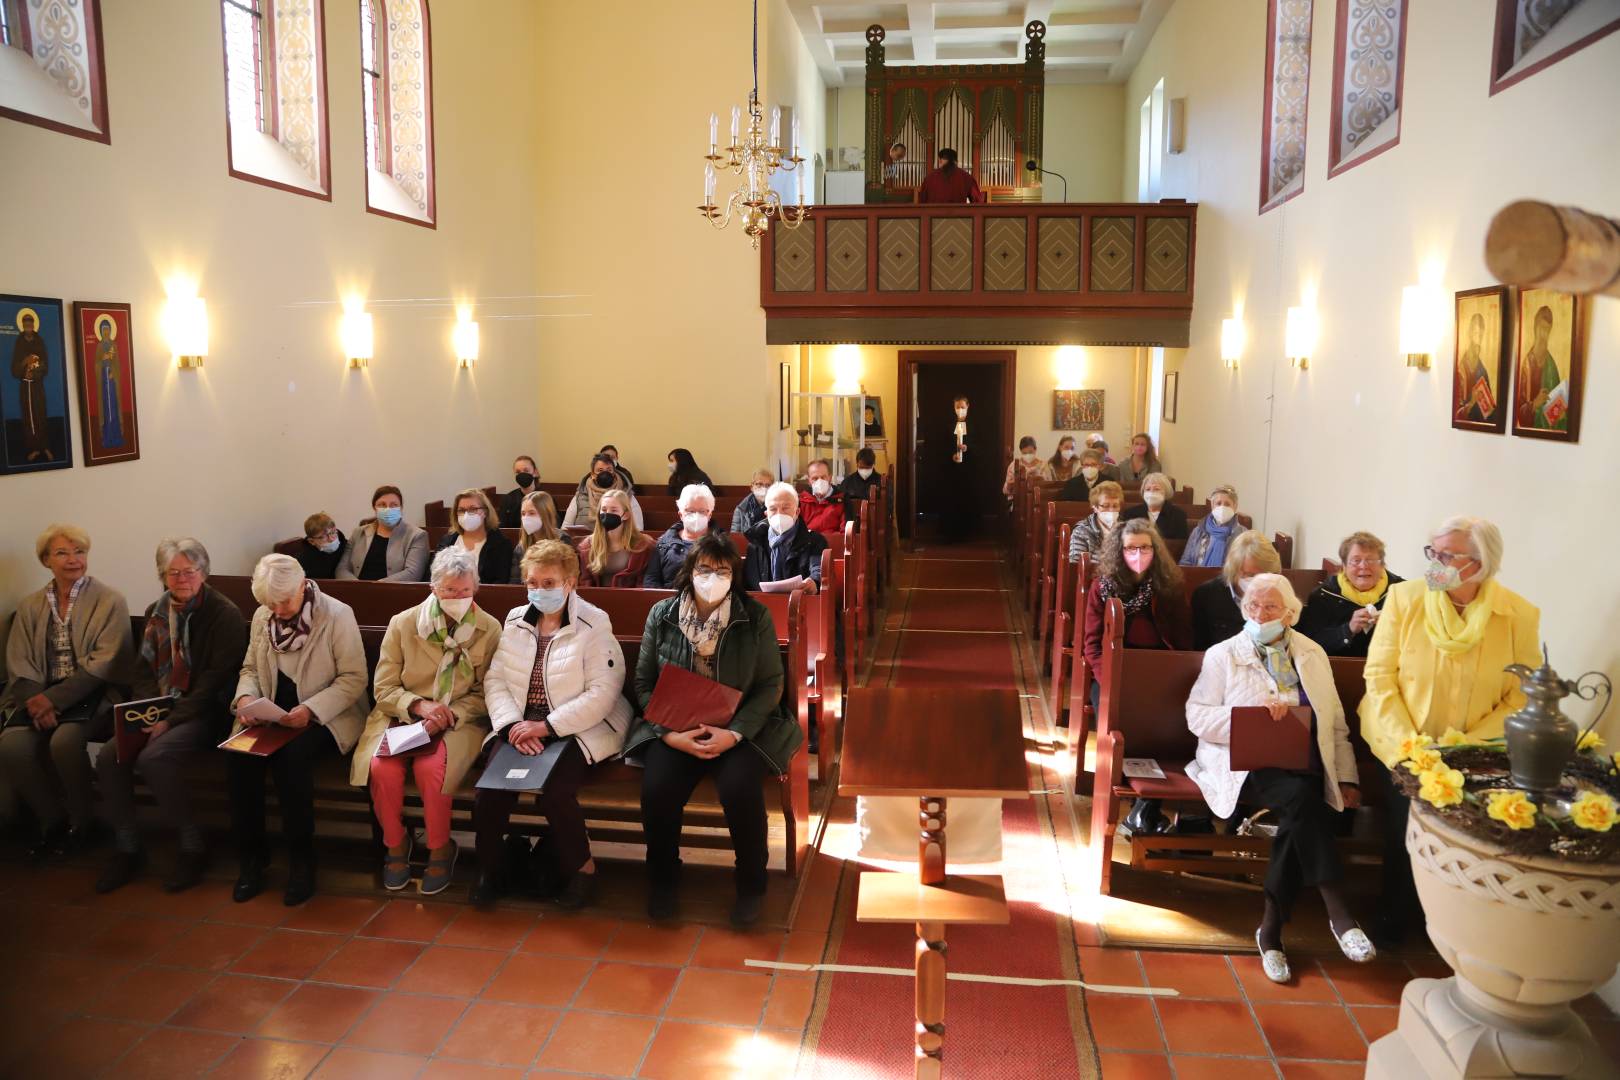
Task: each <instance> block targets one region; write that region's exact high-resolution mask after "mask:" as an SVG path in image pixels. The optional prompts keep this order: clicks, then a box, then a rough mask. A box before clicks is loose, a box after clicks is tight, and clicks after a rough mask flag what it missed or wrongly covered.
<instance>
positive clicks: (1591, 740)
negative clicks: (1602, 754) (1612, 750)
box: [1575, 731, 1603, 750]
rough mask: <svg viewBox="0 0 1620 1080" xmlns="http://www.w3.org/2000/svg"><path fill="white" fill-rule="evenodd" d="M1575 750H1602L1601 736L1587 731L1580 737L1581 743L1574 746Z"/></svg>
mask: <svg viewBox="0 0 1620 1080" xmlns="http://www.w3.org/2000/svg"><path fill="white" fill-rule="evenodd" d="M1575 749H1577V750H1601V749H1603V736H1601V735H1599V734H1598V733H1597V732H1595V731H1588V732H1585V733H1583V734H1582V735H1581V741H1580V742H1578V743H1576V744H1575Z"/></svg>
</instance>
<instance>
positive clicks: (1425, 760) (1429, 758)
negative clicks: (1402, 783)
mask: <svg viewBox="0 0 1620 1080" xmlns="http://www.w3.org/2000/svg"><path fill="white" fill-rule="evenodd" d="M1440 761H1441V759H1440V751H1438V750H1428V749H1424V750H1419V751H1418V752H1417V753H1415V754H1413V755H1412V756H1411V757H1410V758H1409V759H1408V760H1407V761H1406V762H1404V764H1405V765H1406V767H1407V768H1408V769H1410V770H1411V771H1412V774H1413V775H1414V776H1416V775H1420V774H1422V773H1426V772H1428V771H1429V770H1430V769H1433V768H1436V767H1437V766H1439V764H1440Z"/></svg>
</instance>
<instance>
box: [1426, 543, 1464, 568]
mask: <svg viewBox="0 0 1620 1080" xmlns="http://www.w3.org/2000/svg"><path fill="white" fill-rule="evenodd" d="M1423 557H1424V558H1425V559H1428V560H1429V561H1431V562H1442V563H1446V564H1448V565H1450V566H1461V565H1462V564H1463V563H1465V562H1473V561H1474V557H1473V556H1472V555H1470V554H1468V552H1466V551H1441V550H1439V549H1438V548H1436V547H1434V546H1433V545H1432V544H1430V545H1425V546H1424V548H1423Z"/></svg>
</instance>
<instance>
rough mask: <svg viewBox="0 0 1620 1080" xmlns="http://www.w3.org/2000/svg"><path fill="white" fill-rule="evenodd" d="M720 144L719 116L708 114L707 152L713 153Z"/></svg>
mask: <svg viewBox="0 0 1620 1080" xmlns="http://www.w3.org/2000/svg"><path fill="white" fill-rule="evenodd" d="M719 145H720V118H719V117H718V116H716V115H714V113H710V114H709V153H711V154H712V153H714V151H715V148H716V147H717V146H719Z"/></svg>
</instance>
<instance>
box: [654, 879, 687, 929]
mask: <svg viewBox="0 0 1620 1080" xmlns="http://www.w3.org/2000/svg"><path fill="white" fill-rule="evenodd" d="M680 917H681V897H680V892H679V891H678V890H677V889H676V887H675V886H674V885H673V884H665V885H653V886H651V887H650V888H648V890H647V918H649V919H651V920H652V921H653V922H675V921H676V920H678V919H680Z"/></svg>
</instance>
